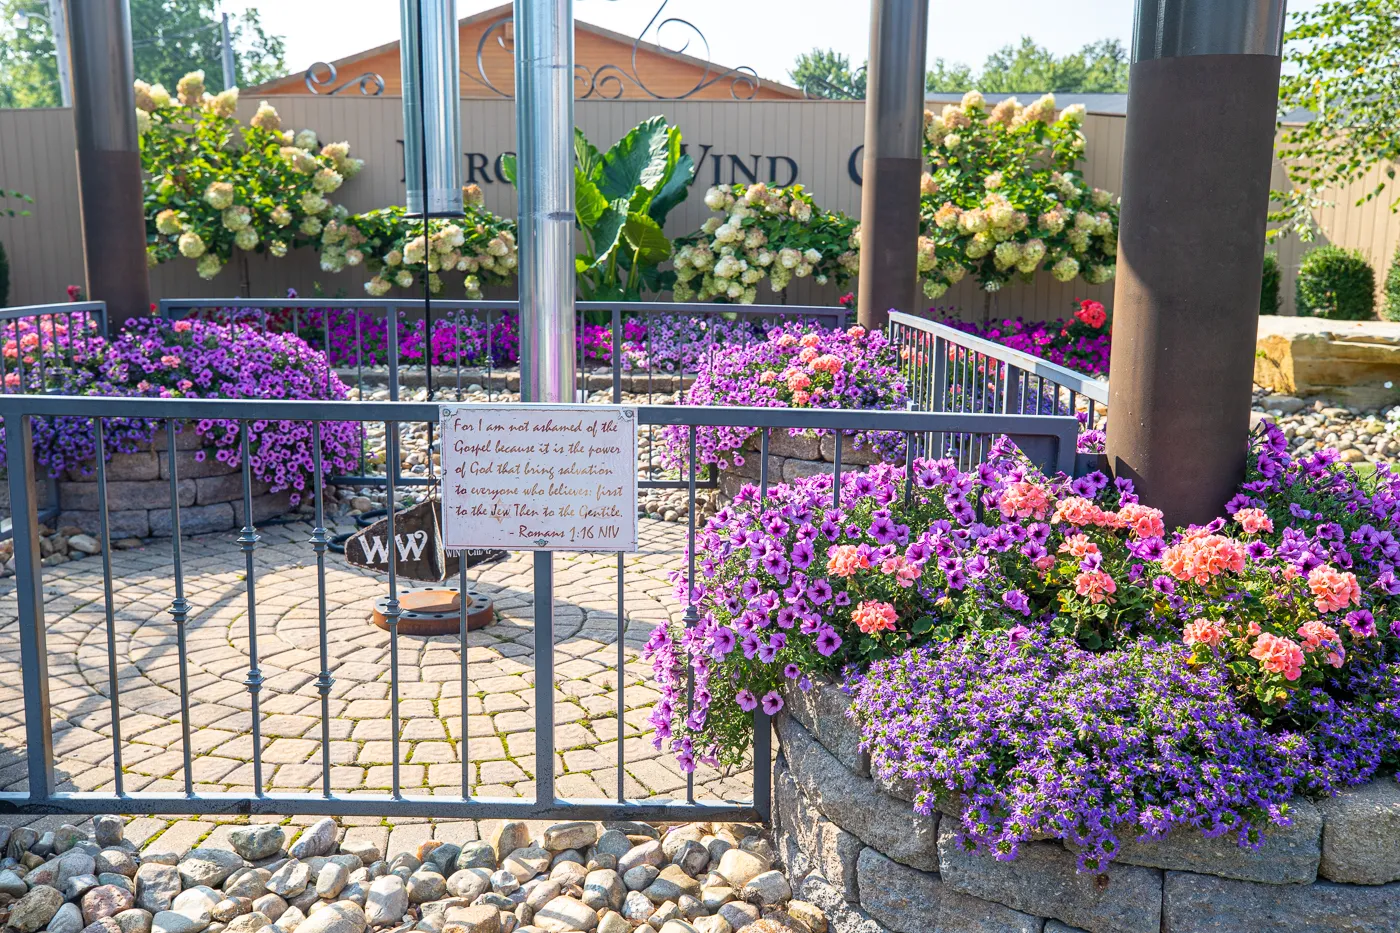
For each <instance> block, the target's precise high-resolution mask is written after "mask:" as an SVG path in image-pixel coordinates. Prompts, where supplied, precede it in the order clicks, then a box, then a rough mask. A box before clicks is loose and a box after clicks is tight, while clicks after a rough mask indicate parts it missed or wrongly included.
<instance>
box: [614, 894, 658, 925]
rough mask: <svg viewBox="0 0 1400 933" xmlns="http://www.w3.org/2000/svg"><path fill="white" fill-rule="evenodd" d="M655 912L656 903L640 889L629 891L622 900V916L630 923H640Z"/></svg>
mask: <svg viewBox="0 0 1400 933" xmlns="http://www.w3.org/2000/svg"><path fill="white" fill-rule="evenodd" d="M655 912H656V905H655V904H653V903H652V902H651V899H650V898H648V897H647V896H646V895H645V894H643V893H642V892H641V891H629V892H627V896H626V897H625V898H623V900H622V910H621V914H622V916H624V917H626V918H627V919H628V920H630V921H631V922H632V923H641V922H643V921H644V920H646V919H647V918H648V917H650V916H651V915H652V914H653V913H655Z"/></svg>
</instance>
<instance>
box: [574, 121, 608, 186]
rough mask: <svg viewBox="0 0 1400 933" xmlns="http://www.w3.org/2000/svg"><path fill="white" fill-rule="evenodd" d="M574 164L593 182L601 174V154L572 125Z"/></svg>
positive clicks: (596, 180) (579, 130) (581, 132)
mask: <svg viewBox="0 0 1400 933" xmlns="http://www.w3.org/2000/svg"><path fill="white" fill-rule="evenodd" d="M574 164H575V166H577V168H578V169H579V170H580V171H581V172H583V174H584V175H585V176H586V177H587V178H588V180H589V181H591V182H594V183H595V184H596V183H597V182H598V179H599V177H600V176H601V175H602V169H603V156H602V155H601V154H600V153H599V152H598V149H597V148H596V147H595V146H594V145H593V144H592V143H591V142H589V141H588V137H587V136H584V135H583V130H581V129H579V128H578V127H574Z"/></svg>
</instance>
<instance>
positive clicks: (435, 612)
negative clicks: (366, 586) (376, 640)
mask: <svg viewBox="0 0 1400 933" xmlns="http://www.w3.org/2000/svg"><path fill="white" fill-rule="evenodd" d="M467 598H468V599H469V600H470V602H469V603H468V604H467V630H468V631H475V630H476V629H479V628H485V627H486V626H488V625H490V624H491V623H492V622H495V621H496V614H495V608H494V607H493V606H492V604H491V598H490V597H489V596H484V595H482V594H481V593H478V592H476V591H475V590H467ZM388 603H389V597H387V596H382V597H380V598H379V599H377V600H375V602H374V611H373V612H371V613H370V616H369V620H370V621H371V622H373V623H374V624H375V625H377V626H379V627H380V628H382V629H384V630H385V631H388V630H389V623H388V622H386V621H385V619H384V610H385V608H387V606H388ZM398 628H399V634H400V635H456V634H459V633H460V632H461V629H462V616H461V603H460V602H459V597H458V595H457V591H456V590H432V589H429V590H410V591H409V592H407V593H404V594H403V595H402V596H400V597H399V625H398Z"/></svg>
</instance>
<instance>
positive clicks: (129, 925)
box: [112, 907, 152, 933]
mask: <svg viewBox="0 0 1400 933" xmlns="http://www.w3.org/2000/svg"><path fill="white" fill-rule="evenodd" d="M112 919H113V920H115V921H117V926H118V927H120V928H121V931H122V933H151V920H152V915H151V912H150V911H149V910H142V909H141V908H139V907H133V908H132V909H131V910H123V911H122V912H121V913H119V914H117V915H116V916H115V917H113V918H112Z"/></svg>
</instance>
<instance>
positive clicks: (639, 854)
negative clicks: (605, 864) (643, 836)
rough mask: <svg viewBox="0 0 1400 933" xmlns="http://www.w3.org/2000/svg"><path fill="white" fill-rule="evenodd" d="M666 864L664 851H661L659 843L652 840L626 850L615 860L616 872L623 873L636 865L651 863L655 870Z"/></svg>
mask: <svg viewBox="0 0 1400 933" xmlns="http://www.w3.org/2000/svg"><path fill="white" fill-rule="evenodd" d="M665 864H666V853H665V852H664V851H662V848H661V843H659V842H657V841H655V840H652V841H650V842H644V843H642V844H641V845H639V846H635V847H633V848H631V849H629V850H628V851H627V853H626V854H625V855H623V856H622V857H621V858H619V859H618V860H617V873H618V874H620V875H625V874H627V873H628V872H629V871H631V870H632V869H633V868H636V867H637V866H638V865H651V866H652V867H654V868H655V869H656V870H657V871H660V870H661V866H662V865H665Z"/></svg>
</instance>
